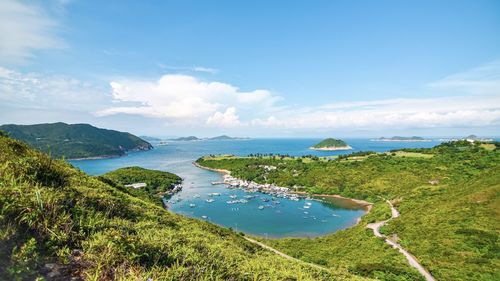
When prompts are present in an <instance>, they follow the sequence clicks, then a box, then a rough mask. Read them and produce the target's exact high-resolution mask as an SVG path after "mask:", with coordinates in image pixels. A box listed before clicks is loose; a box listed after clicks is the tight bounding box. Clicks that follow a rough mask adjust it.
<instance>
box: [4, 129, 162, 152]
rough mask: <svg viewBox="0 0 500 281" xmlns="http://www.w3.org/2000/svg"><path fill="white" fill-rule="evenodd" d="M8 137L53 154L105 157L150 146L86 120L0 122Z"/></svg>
mask: <svg viewBox="0 0 500 281" xmlns="http://www.w3.org/2000/svg"><path fill="white" fill-rule="evenodd" d="M0 130H1V131H5V132H6V133H7V134H8V135H9V136H10V137H12V138H14V139H17V140H21V141H24V142H26V143H28V144H29V145H30V146H31V147H33V148H35V149H37V150H40V151H42V152H45V153H49V154H50V155H51V156H52V157H54V158H61V157H65V158H67V159H82V158H107V157H118V156H123V155H125V154H126V153H127V152H130V151H141V150H150V149H152V148H153V146H152V145H151V144H150V143H149V142H147V141H145V140H143V139H141V138H139V137H137V136H135V135H132V134H130V133H126V132H119V131H115V130H107V129H101V128H97V127H94V126H92V125H89V124H66V123H62V122H58V123H48V124H34V125H14V124H9V125H2V126H0Z"/></svg>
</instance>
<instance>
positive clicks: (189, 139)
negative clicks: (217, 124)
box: [172, 135, 248, 141]
mask: <svg viewBox="0 0 500 281" xmlns="http://www.w3.org/2000/svg"><path fill="white" fill-rule="evenodd" d="M245 139H248V138H239V137H230V136H227V135H222V136H217V137H213V138H198V137H195V136H189V137H180V138H176V139H172V140H174V141H198V140H245Z"/></svg>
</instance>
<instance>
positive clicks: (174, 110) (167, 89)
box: [96, 74, 278, 126]
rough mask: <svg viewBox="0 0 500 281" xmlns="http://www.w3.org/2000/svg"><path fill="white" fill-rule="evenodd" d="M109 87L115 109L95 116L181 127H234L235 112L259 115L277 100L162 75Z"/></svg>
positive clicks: (264, 94) (268, 95)
mask: <svg viewBox="0 0 500 281" xmlns="http://www.w3.org/2000/svg"><path fill="white" fill-rule="evenodd" d="M110 85H111V87H112V89H113V92H112V96H113V99H114V103H115V106H112V107H109V108H107V109H104V110H101V111H98V112H96V114H97V115H98V116H107V115H114V114H119V113H123V114H136V115H142V116H147V117H155V118H163V119H165V120H167V121H174V120H175V121H176V122H181V123H193V124H196V123H198V124H203V123H205V124H210V125H216V124H220V125H221V126H228V125H231V126H234V125H238V124H240V123H239V121H238V117H237V116H236V113H235V112H236V109H238V110H241V111H243V112H246V113H247V114H249V115H253V114H258V112H261V111H262V110H266V109H269V108H271V107H272V106H273V105H274V103H275V102H276V101H277V100H278V97H276V96H274V95H272V94H271V93H270V92H269V91H266V90H255V91H251V92H242V91H240V90H239V89H238V88H237V87H235V86H232V85H230V84H226V83H221V82H205V81H201V80H199V79H197V78H195V77H192V76H188V75H179V74H169V75H164V76H163V77H161V78H160V79H159V80H158V81H156V82H151V81H142V80H131V79H124V80H119V81H113V82H111V83H110ZM224 111H225V112H224ZM222 112H224V113H222ZM208 120H210V122H209V121H208Z"/></svg>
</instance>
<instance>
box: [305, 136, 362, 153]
mask: <svg viewBox="0 0 500 281" xmlns="http://www.w3.org/2000/svg"><path fill="white" fill-rule="evenodd" d="M309 149H314V150H350V149H352V147H350V146H349V145H348V144H347V143H346V142H345V141H343V140H339V139H333V138H327V139H324V140H322V141H321V142H319V143H317V144H315V145H313V146H311V147H309Z"/></svg>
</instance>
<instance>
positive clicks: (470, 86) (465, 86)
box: [428, 60, 500, 95]
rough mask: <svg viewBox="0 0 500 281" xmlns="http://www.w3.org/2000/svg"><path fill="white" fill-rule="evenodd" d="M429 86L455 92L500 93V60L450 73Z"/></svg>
mask: <svg viewBox="0 0 500 281" xmlns="http://www.w3.org/2000/svg"><path fill="white" fill-rule="evenodd" d="M428 86H429V87H430V88H431V89H435V90H439V91H441V92H442V91H447V92H448V91H451V92H453V93H455V94H461V93H465V94H475V95H500V60H497V61H493V62H490V63H486V64H484V65H481V66H479V67H476V68H473V69H471V70H469V71H465V72H462V73H457V74H453V75H450V76H448V77H445V78H443V79H441V80H440V81H437V82H434V83H430V84H429V85H428Z"/></svg>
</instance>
